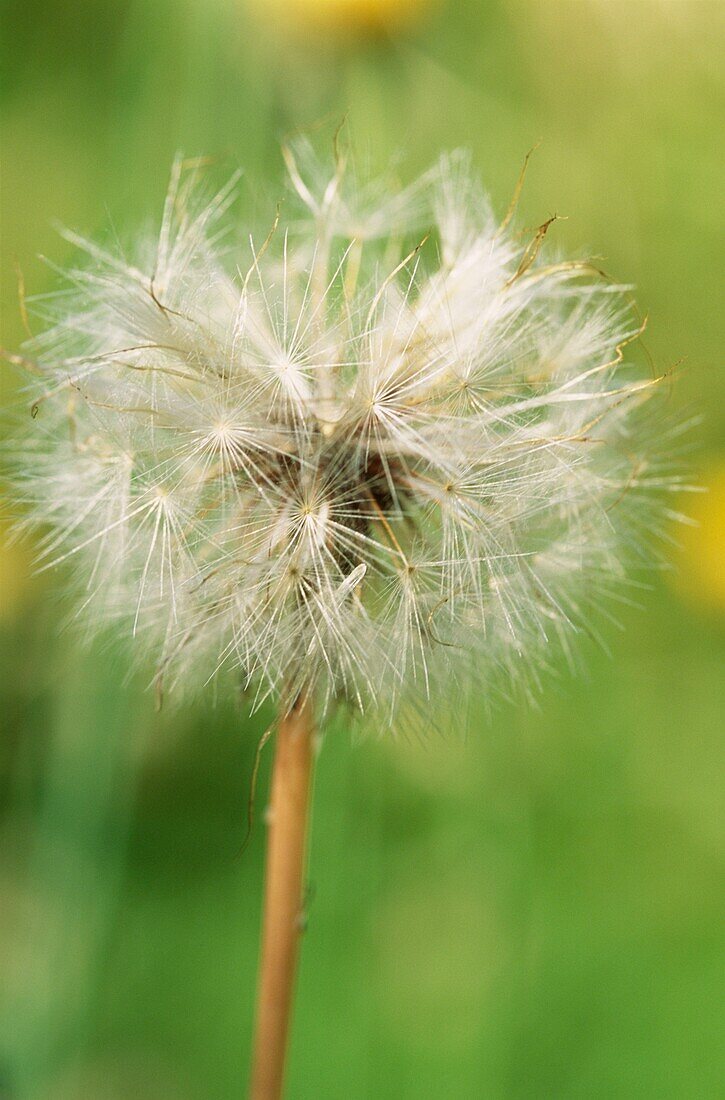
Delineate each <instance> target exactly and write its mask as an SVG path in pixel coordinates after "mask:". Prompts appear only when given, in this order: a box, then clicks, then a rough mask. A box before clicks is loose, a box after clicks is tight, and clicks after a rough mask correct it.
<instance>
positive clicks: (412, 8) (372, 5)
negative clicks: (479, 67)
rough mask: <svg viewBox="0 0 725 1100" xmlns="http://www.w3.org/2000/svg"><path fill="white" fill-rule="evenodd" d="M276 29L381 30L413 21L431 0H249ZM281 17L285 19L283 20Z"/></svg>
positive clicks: (396, 28)
mask: <svg viewBox="0 0 725 1100" xmlns="http://www.w3.org/2000/svg"><path fill="white" fill-rule="evenodd" d="M249 2H250V4H251V6H252V7H253V8H254V9H255V11H256V12H258V13H259V14H260V15H261V16H263V17H264V18H265V19H267V20H268V21H269V22H271V23H274V24H275V27H276V28H277V29H284V30H289V31H292V32H295V31H297V32H300V31H311V30H319V31H321V32H323V33H331V34H336V35H351V36H356V35H361V34H362V35H365V34H384V33H390V32H393V33H394V32H396V31H399V30H402V29H403V28H405V27H408V26H411V25H414V24H415V23H416V22H417V21H418V19H419V18H420V17H421V16H423V15H425V14H427V12H428V11H429V9H430V8H431V7H432V5H433V2H434V0H249ZM283 21H285V22H284V23H283Z"/></svg>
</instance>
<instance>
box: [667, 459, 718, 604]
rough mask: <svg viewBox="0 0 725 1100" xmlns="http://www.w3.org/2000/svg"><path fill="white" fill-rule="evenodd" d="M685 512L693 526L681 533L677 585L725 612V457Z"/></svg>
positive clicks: (702, 479) (705, 475)
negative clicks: (702, 490)
mask: <svg viewBox="0 0 725 1100" xmlns="http://www.w3.org/2000/svg"><path fill="white" fill-rule="evenodd" d="M698 483H699V484H700V485H701V486H702V487H703V488H704V490H705V492H703V493H697V494H694V495H693V496H691V497H690V498H689V499H688V501H687V506H686V508H685V509H684V511H685V512H686V514H687V516H688V517H689V518H690V519H691V520H692V521H693V523H692V525H688V526H685V527H681V528H679V529H678V542H679V543H680V547H681V552H680V555H679V562H678V570H677V574H676V581H677V585H678V587H679V588H680V589H681V590H682V591H683V592H684V593H685V594H686V595H687V596H688V597H689V598H690V599H692V600H693V602H695V603H697V604H700V605H701V606H705V607H708V608H710V609H712V610H716V611H719V612H725V457H721V458H719V459H716V460H714V461H712V462H711V463H710V464H709V466H708V467H707V468H706V469H705V470H704V471H703V474H702V477H700V478H698Z"/></svg>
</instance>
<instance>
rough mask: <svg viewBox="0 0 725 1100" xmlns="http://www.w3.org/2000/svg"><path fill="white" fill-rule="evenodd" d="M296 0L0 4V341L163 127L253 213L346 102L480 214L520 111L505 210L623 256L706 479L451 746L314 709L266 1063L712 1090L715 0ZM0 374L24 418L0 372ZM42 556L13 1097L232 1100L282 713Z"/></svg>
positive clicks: (132, 191)
mask: <svg viewBox="0 0 725 1100" xmlns="http://www.w3.org/2000/svg"><path fill="white" fill-rule="evenodd" d="M348 2H349V4H350V6H351V7H352V6H355V7H356V8H357V10H358V12H362V11H363V9H367V10H369V11H371V12H372V11H373V10H375V11H376V12H383V8H384V5H382V4H381V3H380V2H379V0H378V2H377V3H375V4H372V3H370V4H367V5H365V4H362V2H361V0H360V2H358V3H357V4H356V5H353V4H352V0H348ZM311 4H312V0H305V3H304V4H303V3H301V0H299V2H297V3H294V4H293V3H292V2H291V0H290V3H289V4H286V3H284V2H283V0H276V3H275V4H274V10H275V13H276V14H275V17H274V19H270V18H269V17H268V16H265V15H264V14H262V13H260V10H259V4H252V3H251V2H250V3H248V4H246V5H245V4H244V3H243V2H242V0H158V2H157V3H155V4H148V3H141V2H140V0H117V2H109V0H105V2H101V0H93V2H92V0H79V2H77V3H75V4H73V5H68V4H66V3H61V0H43V3H42V4H41V3H39V2H38V0H24V2H23V3H21V2H20V0H6V4H5V6H4V8H5V10H4V16H5V19H4V30H5V33H4V35H3V41H2V47H1V54H0V97H1V98H0V107H1V109H2V145H3V149H2V152H3V169H2V184H3V187H2V203H3V207H2V261H3V262H2V267H1V277H2V305H3V310H2V341H1V342H2V344H3V346H5V347H9V348H11V349H16V348H17V347H18V346H19V344H20V343H21V341H22V339H23V336H24V332H23V324H22V317H21V310H20V309H19V306H18V289H17V281H18V278H17V271H16V265H17V267H19V268H20V270H21V271H22V273H23V278H24V282H25V286H26V289H27V292H28V294H38V293H44V292H46V291H48V290H49V289H52V287H53V285H54V275H53V272H52V270H51V269H50V268H49V267H48V266H47V265H44V264H43V263H42V262H41V261H40V260H39V259H38V258H37V256H38V254H39V253H43V254H45V255H47V256H49V257H50V258H51V260H52V261H53V262H54V263H60V264H62V263H63V262H65V261H67V260H68V259H69V258H70V256H71V250H70V247H69V246H68V245H67V244H65V243H64V242H63V241H62V240H61V239H60V238H59V237H58V236H57V235H56V232H55V230H54V228H53V223H54V222H56V221H60V222H62V223H65V224H69V225H72V226H74V227H77V228H79V229H80V230H82V231H87V232H90V233H96V232H101V233H106V234H111V233H117V234H118V235H119V236H120V237H121V238H122V239H123V237H124V233H125V227H126V226H134V225H136V224H137V222H138V221H139V219H141V218H143V217H145V216H148V215H155V214H156V213H157V211H158V210H159V206H160V202H161V199H162V196H163V194H164V191H165V188H166V183H167V179H168V170H169V165H170V163H171V160H172V158H173V156H174V154H175V153H176V152H177V150H179V149H182V150H183V151H184V152H185V153H186V155H188V156H197V155H209V156H210V157H212V158H213V159H214V161H215V163H214V165H213V166H212V169H211V170H212V171H214V172H218V173H219V174H221V175H222V176H225V175H229V174H230V172H231V170H232V169H233V168H234V167H236V165H237V164H238V163H242V164H243V165H244V167H245V170H246V176H245V179H246V181H247V183H248V191H247V200H248V201H247V208H248V210H249V212H250V214H251V215H252V216H253V215H254V211H255V208H256V207H257V206H258V205H262V204H261V203H260V202H259V199H260V197H263V198H264V204H263V205H264V206H266V205H267V202H268V200H269V197H270V195H271V196H272V197H276V194H277V190H278V183H277V180H278V178H279V176H278V172H279V153H278V146H279V138H280V137H281V136H283V135H284V134H285V133H287V132H289V131H290V130H292V129H294V128H296V127H299V126H302V125H309V124H313V123H315V122H316V121H317V120H319V119H321V118H323V117H333V118H334V117H342V116H343V115H344V114H345V112H347V111H349V113H350V123H351V126H352V130H353V134H354V140H355V145H356V148H357V150H358V155H359V156H360V157H361V158H364V159H365V160H369V161H370V162H371V164H372V166H373V167H374V166H379V165H382V164H384V163H385V162H387V160H388V159H389V158H390V156H391V155H394V154H395V155H397V154H398V153H400V154H402V155H401V159H400V169H399V170H400V174H401V175H402V176H403V177H405V178H409V177H412V175H413V173H414V172H415V171H417V170H419V169H420V168H422V167H423V166H425V165H427V164H428V163H429V162H430V161H431V160H432V159H434V158H435V156H436V154H437V152H438V151H439V149H441V148H449V147H451V146H455V145H457V144H465V145H468V146H470V147H472V149H473V151H474V155H475V159H476V162H477V163H478V165H479V166H480V168H481V170H482V172H483V174H484V177H485V179H486V182H487V186H488V187H489V189H490V190H491V192H492V194H493V196H494V199H495V200H496V201H497V202H498V204H499V207H500V209H501V211H502V212H503V211H504V210H505V209H506V207H507V205H508V202H509V199H510V196H511V192H512V190H513V187H514V184H515V180H516V177H517V175H518V172H519V167H520V164H521V161H522V159H523V156H524V154H525V153H526V151H527V150H528V149H529V148H531V146H533V145H534V144H535V142H536V141H537V140H538V139H540V138H541V139H542V144H541V146H540V147H539V148H538V150H537V151H536V153H535V155H534V157H533V159H532V162H531V166H530V171H529V175H528V178H527V184H526V189H525V191H524V195H523V198H522V202H521V208H520V209H521V217H522V222H523V224H527V225H537V224H539V223H540V222H541V221H542V220H543V219H544V218H545V217H547V216H548V215H550V214H552V213H554V212H556V213H558V214H560V215H566V216H567V217H568V220H567V221H561V222H558V223H557V225H556V226H554V227H553V228H552V233H554V232H556V233H557V234H558V239H559V240H560V241H561V243H562V247H566V249H567V250H569V251H571V250H573V251H577V250H578V251H581V250H584V249H590V250H591V252H592V254H596V255H601V256H602V257H603V258H602V260H601V262H602V264H603V266H605V267H606V269H607V271H609V272H611V273H612V274H613V275H615V276H616V277H618V278H623V279H628V280H631V281H632V282H633V283H635V284H637V288H638V291H637V293H638V298H639V300H640V302H641V303H642V305H643V307H644V309H645V310H646V311H647V312H648V313H649V316H650V324H649V331H648V335H647V341H646V342H647V345H648V347H649V349H650V351H651V353H652V355H653V357H654V360H655V362H656V363H657V365H658V366H659V367H666V366H668V365H671V364H674V363H676V362H678V361H680V360H684V365H683V367H682V368H680V372H679V377H678V380H677V383H676V385H674V386H673V389H672V394H671V397H670V401H669V404H670V410H671V413H672V415H673V416H674V417H675V418H680V419H685V418H688V417H689V416H690V415H691V414H692V412H693V410H694V411H695V412H697V411H698V410H699V411H702V412H703V413H704V417H703V421H702V423H701V424H700V425H699V426H697V427H695V428H693V429H692V431H691V433H690V437H691V438H692V440H693V441H694V442H695V443H696V446H695V448H694V449H693V452H692V455H691V456H690V457H689V459H688V457H687V456H685V460H686V461H689V462H690V464H691V466H692V470H693V479H694V480H697V479H698V477H700V476H702V480H703V481H706V482H708V483H709V484H710V486H711V491H710V493H709V494H707V495H702V496H692V497H686V498H683V500H673V509H675V510H677V509H680V510H682V511H686V512H688V513H689V514H691V515H692V516H693V517H694V518H695V519H696V520H697V521H698V523H699V526H693V527H687V528H683V529H682V530H681V531H680V530H678V529H676V528H675V526H674V523H673V539H674V540H676V541H678V542H681V543H682V547H681V549H678V548H677V547H676V546H674V547H673V550H672V561H673V563H674V564H675V565H676V567H677V569H678V570H679V579H678V578H677V577H675V578H673V579H674V583H673V584H669V583H665V582H661V581H660V580H657V579H655V581H654V583H653V586H652V589H651V590H649V591H647V590H643V592H642V595H641V601H640V602H641V604H642V605H643V606H642V607H641V608H629V607H625V608H622V609H618V610H617V618H618V620H619V621H620V622H621V623H622V625H623V626H624V628H625V629H624V630H623V631H622V632H621V633H619V632H618V631H617V630H615V629H614V628H613V629H612V630H611V631H610V632H609V641H610V645H611V653H610V654H606V653H602V652H601V651H599V650H598V649H596V648H595V647H594V646H592V647H591V650H590V652H589V653H588V654H587V657H586V670H585V672H584V674H583V675H581V676H579V677H577V678H576V679H571V678H570V676H569V674H568V673H567V672H566V670H564V669H562V670H561V676H560V677H559V678H554V680H553V681H552V683H551V684H550V686H549V688H548V690H547V693H546V696H545V698H544V699H543V701H542V706H541V710H540V711H539V712H531V711H524V710H522V709H521V708H517V707H513V706H512V707H504V708H502V709H500V710H499V711H498V713H497V715H496V718H495V721H494V722H493V723H488V722H486V721H485V720H484V718H483V709H484V708H483V707H482V708H481V718H480V721H477V722H476V723H475V728H473V729H472V730H471V731H470V734H469V736H468V737H467V738H466V739H461V740H460V741H459V742H438V741H430V742H427V743H424V744H416V743H403V742H400V743H398V742H394V741H390V740H389V739H381V740H380V741H378V740H376V739H375V738H372V739H370V740H369V741H367V742H363V743H362V744H351V743H350V738H349V736H348V734H347V731H346V730H345V729H344V726H343V725H342V724H338V725H337V726H336V727H335V728H334V729H332V730H330V731H329V733H328V736H327V738H326V741H325V745H324V748H323V751H322V754H321V756H320V762H319V770H318V776H317V782H316V792H315V803H316V806H315V815H314V822H313V843H312V858H311V868H310V878H311V887H310V896H309V906H308V908H309V913H308V922H309V931H308V934H307V937H306V942H305V949H304V957H303V964H302V972H301V979H300V984H299V1005H298V1014H297V1019H296V1025H295V1034H294V1042H293V1050H292V1061H291V1067H290V1096H291V1097H299V1098H305V1100H306V1098H308V1097H310V1098H312V1097H315V1098H316V1097H328V1096H329V1097H333V1096H345V1097H346V1098H350V1100H354V1098H357V1097H359V1098H367V1097H372V1096H375V1097H381V1098H382V1100H385V1098H391V1100H392V1098H393V1097H395V1098H400V1097H410V1098H413V1097H416V1098H418V1097H421V1096H435V1097H452V1098H453V1097H455V1098H458V1097H479V1096H485V1097H492V1098H501V1100H509V1098H511V1100H513V1098H521V1100H524V1098H526V1100H530V1098H532V1097H535V1098H538V1097H549V1096H552V1097H554V1096H555V1097H562V1098H571V1100H575V1098H577V1100H578V1098H580V1097H582V1096H592V1097H602V1098H604V1097H607V1098H610V1097H613V1096H616V1097H632V1098H634V1097H636V1098H638V1100H639V1098H641V1097H653V1098H654V1097H657V1098H658V1100H660V1098H664V1097H672V1098H678V1100H680V1098H682V1097H690V1096H691V1097H698V1098H699V1097H710V1096H715V1095H718V1093H719V1091H720V1086H721V1077H720V1073H721V1054H720V1047H721V1043H720V1041H719V1040H720V1039H721V1034H722V1023H723V1020H722V1011H721V1000H722V997H721V989H720V980H719V974H720V972H721V967H720V966H719V962H720V961H721V956H722V940H721V935H720V924H721V919H720V918H721V911H722V900H723V899H722V889H721V887H722V866H723V864H722V836H723V833H722V818H721V810H720V803H721V791H720V787H721V783H720V781H719V772H718V768H719V766H721V763H722V751H721V748H720V744H721V729H722V713H723V711H724V710H725V706H724V704H725V700H724V699H723V690H722V662H723V656H724V655H725V644H724V638H723V625H722V617H721V616H722V577H723V575H725V569H724V568H723V565H725V563H723V562H722V554H723V549H722V545H721V537H720V541H718V534H717V532H718V529H721V527H722V514H723V507H724V505H723V489H722V485H721V481H722V475H721V474H718V473H717V470H718V469H721V465H720V466H718V463H721V458H718V454H721V453H722V439H723V411H722V410H723V408H724V407H725V402H724V401H723V398H725V372H724V371H723V366H722V358H721V356H722V347H723V345H724V344H725V341H724V340H723V326H722V318H721V316H719V313H718V292H719V285H718V284H719V279H720V276H721V254H722V224H721V220H720V215H719V212H718V201H717V199H718V187H719V185H720V165H719V162H718V150H717V143H716V141H715V140H714V135H715V134H717V133H718V132H719V130H720V129H721V128H722V124H723V110H722V92H723V84H722V78H721V76H720V73H719V69H720V58H721V54H722V46H723V40H724V35H723V30H724V26H723V23H724V11H725V9H723V8H722V6H721V5H719V4H717V3H707V2H702V3H697V2H687V0H662V2H658V0H634V2H632V0H568V2H564V0H549V2H547V3H536V2H534V0H527V2H522V0H513V2H504V0H488V2H484V3H482V2H480V0H461V2H460V3H452V2H451V3H448V4H445V3H443V2H442V0H441V2H439V3H437V4H428V5H425V6H423V5H421V6H420V12H417V11H416V10H415V9H416V8H417V5H415V4H413V3H412V2H409V3H408V4H406V5H405V8H406V18H405V20H404V21H403V22H400V23H398V22H397V21H396V20H389V19H388V18H387V16H385V15H384V14H383V15H377V14H376V15H375V17H374V18H373V17H372V16H371V17H370V19H368V18H367V17H362V16H361V17H360V18H358V17H357V16H356V17H355V18H353V17H352V16H351V17H350V18H349V19H348V20H347V21H346V30H345V33H343V34H341V33H340V32H339V27H336V28H335V29H334V30H333V29H331V25H332V22H337V21H338V17H337V15H333V13H332V9H333V8H334V7H336V6H338V7H339V6H341V5H340V4H339V2H338V4H337V5H336V4H335V2H334V0H326V2H325V0H319V7H320V12H318V13H316V14H315V15H314V18H313V17H312V16H309V18H308V15H309V12H308V13H307V14H305V12H304V11H303V9H310V8H311ZM323 8H325V9H329V10H327V11H324V12H323V11H322V9H323ZM318 16H319V18H318ZM328 17H329V19H328ZM373 24H374V26H373ZM29 320H30V325H31V327H32V326H33V325H34V324H35V322H34V319H33V315H32V310H31V312H30V318H29ZM2 385H3V399H4V401H5V403H6V404H8V405H15V406H16V409H17V411H18V412H19V413H20V414H21V415H26V414H25V412H24V409H23V404H22V402H23V398H22V394H21V393H20V392H19V391H18V389H17V384H16V383H15V382H14V381H13V377H12V374H11V372H9V371H8V370H5V369H3V374H2ZM700 470H702V471H703V473H702V475H700V473H699V471H700ZM712 471H715V472H714V473H712ZM30 554H31V548H30V547H24V548H23V547H21V548H17V547H16V548H4V549H3V551H2V558H1V560H0V570H1V571H2V582H3V586H4V591H5V592H6V593H7V595H4V596H3V598H2V602H1V603H0V663H1V668H2V681H1V683H0V708H1V710H2V715H3V735H2V739H0V768H1V769H2V775H1V783H2V820H1V823H0V897H2V905H1V906H0V972H2V985H1V986H0V991H1V992H0V996H1V997H2V1003H1V1004H0V1095H2V1096H3V1097H4V1098H5V1097H7V1098H8V1100H11V1098H32V1100H61V1098H62V1100H87V1098H88V1100H120V1098H124V1100H126V1098H127V1097H129V1096H138V1097H148V1098H149V1100H150V1098H154V1100H155V1098H158V1097H164V1100H166V1098H168V1100H202V1098H203V1100H231V1098H232V1097H237V1096H239V1095H242V1094H243V1085H242V1082H243V1081H244V1079H245V1076H246V1072H247V1058H248V1043H249V1034H250V1028H251V1013H252V1002H253V992H254V979H255V970H256V954H257V943H258V940H257V936H258V921H259V904H260V902H259V899H260V883H261V870H262V857H263V828H262V826H261V806H262V803H263V794H261V795H260V805H259V807H258V823H257V828H256V831H255V834H254V837H253V840H252V843H251V845H250V847H249V848H248V849H247V850H246V852H245V854H244V855H243V857H241V858H238V857H237V852H238V849H239V847H240V845H241V842H242V839H243V835H244V830H245V817H246V799H247V792H248V785H249V780H250V775H251V771H252V766H253V759H254V754H255V749H256V744H257V741H258V739H259V737H260V735H261V734H262V732H263V731H264V728H265V725H266V723H267V721H268V720H269V717H270V716H269V715H260V716H259V717H258V718H256V719H255V720H254V721H252V722H250V721H249V720H248V719H247V718H245V715H244V709H243V707H236V706H235V704H234V701H233V700H225V701H221V702H220V704H219V705H218V707H217V708H216V709H215V710H214V711H213V712H211V713H210V712H209V711H208V710H204V709H201V708H197V709H187V710H185V711H183V713H179V712H175V711H173V710H171V709H166V710H165V711H162V712H161V713H160V714H156V713H155V712H154V706H153V697H152V694H151V693H150V692H148V691H146V690H145V689H146V680H147V677H146V676H145V674H143V673H141V674H139V675H138V676H136V678H135V679H132V680H130V681H129V679H128V675H127V665H126V662H125V659H124V657H123V655H122V654H119V653H118V652H117V651H116V650H115V649H114V647H113V645H112V644H108V645H101V644H98V643H97V644H95V645H94V648H93V649H92V650H90V651H88V650H82V649H81V647H80V646H79V645H78V644H77V642H76V640H75V639H74V637H73V634H72V632H70V633H69V632H67V631H65V632H64V631H63V629H62V627H63V622H64V616H65V614H66V612H65V608H64V607H63V606H62V604H61V603H60V601H59V600H58V598H57V586H56V585H54V583H53V581H52V579H49V578H47V577H45V578H42V583H41V578H39V579H38V580H37V581H29V580H28V560H29V556H30ZM684 593H687V594H688V596H689V594H690V593H694V594H695V596H696V598H695V599H694V600H691V599H689V598H686V599H683V598H682V594H684ZM451 705H452V706H455V700H451ZM267 752H269V750H267ZM268 769H269V758H268V757H265V758H263V763H262V773H261V776H260V791H262V792H263V791H264V790H265V789H266V780H267V777H268Z"/></svg>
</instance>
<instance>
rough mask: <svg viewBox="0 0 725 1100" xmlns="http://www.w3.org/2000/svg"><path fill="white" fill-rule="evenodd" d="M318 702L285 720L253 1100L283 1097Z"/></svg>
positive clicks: (276, 780)
mask: <svg viewBox="0 0 725 1100" xmlns="http://www.w3.org/2000/svg"><path fill="white" fill-rule="evenodd" d="M313 735H314V716H313V707H312V701H311V699H310V698H309V697H308V698H304V699H300V700H299V701H298V702H297V703H296V704H295V706H294V708H293V709H292V710H291V711H290V712H289V714H288V715H286V716H285V717H284V718H282V719H281V721H280V723H279V729H278V732H277V745H276V749H275V757H274V765H273V770H272V790H271V796H270V807H269V818H268V837H267V864H266V872H265V887H264V909H263V917H262V952H261V962H260V968H259V986H258V994H257V1023H256V1034H255V1039H254V1048H253V1060H252V1081H251V1090H250V1100H279V1098H280V1097H281V1096H282V1089H283V1086H284V1071H285V1061H286V1055H287V1046H288V1038H289V1027H290V1019H291V1014H292V999H293V992H294V983H295V973H296V969H297V956H298V954H299V939H300V934H301V931H302V906H303V889H304V870H305V847H306V836H307V820H308V808H309V795H310V782H311V776H312V763H313Z"/></svg>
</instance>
